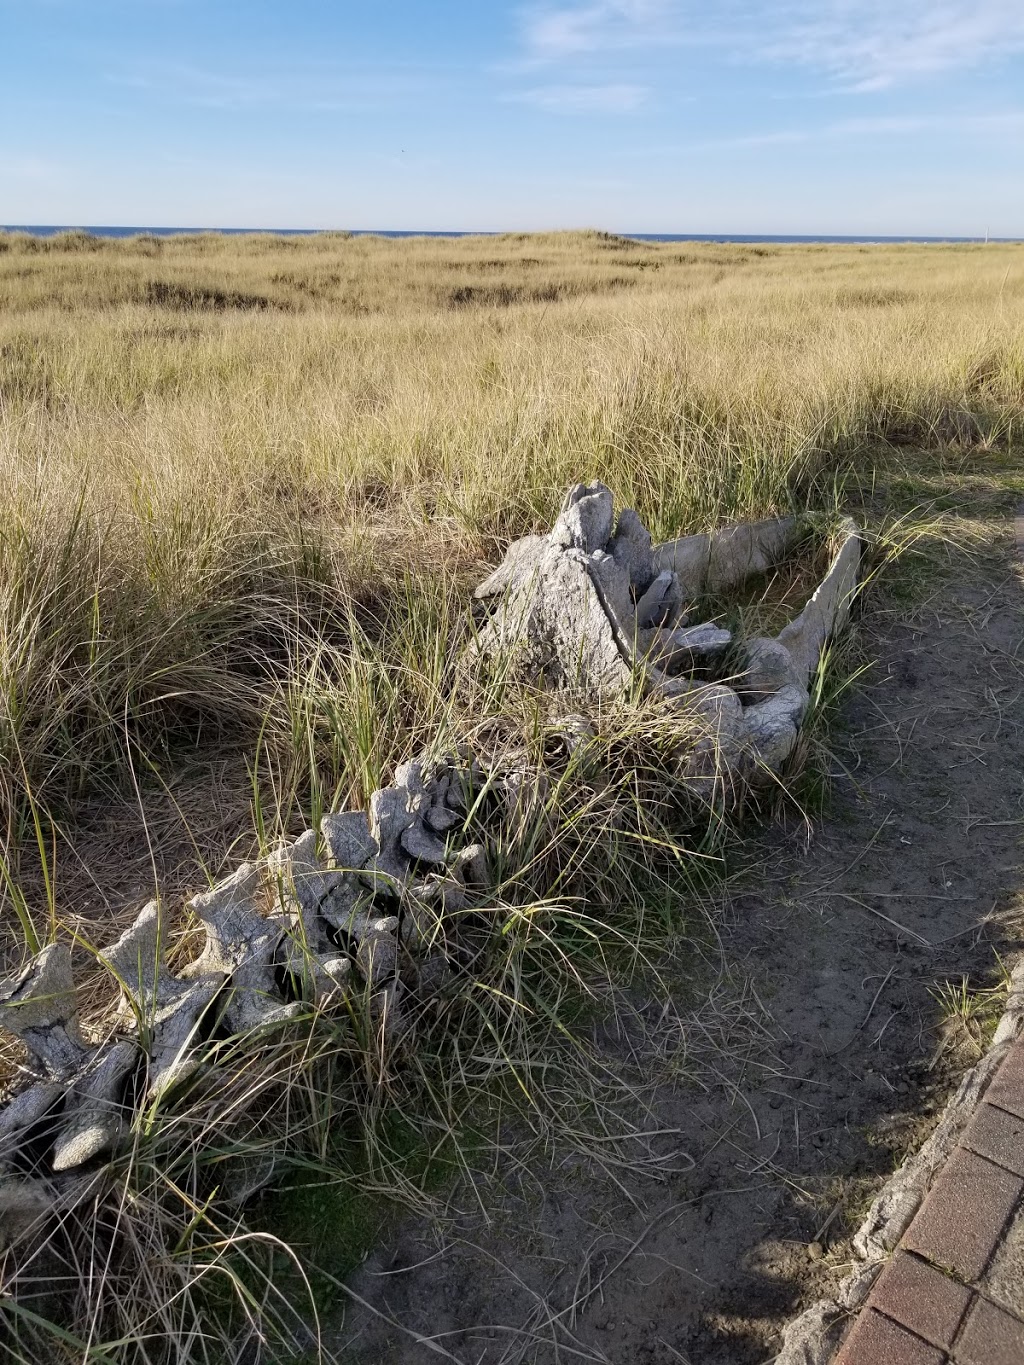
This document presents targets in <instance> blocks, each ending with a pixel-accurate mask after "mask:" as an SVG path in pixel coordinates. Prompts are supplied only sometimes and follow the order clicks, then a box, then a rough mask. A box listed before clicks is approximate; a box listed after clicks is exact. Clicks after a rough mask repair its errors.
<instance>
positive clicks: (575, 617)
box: [473, 541, 633, 698]
mask: <svg viewBox="0 0 1024 1365" xmlns="http://www.w3.org/2000/svg"><path fill="white" fill-rule="evenodd" d="M473 648H474V652H475V653H476V654H477V655H478V656H481V657H491V658H497V659H501V660H502V661H503V662H505V663H506V664H507V666H509V667H511V668H513V669H514V670H516V671H520V672H522V673H523V674H525V675H526V676H527V677H530V678H532V679H534V680H536V681H538V682H543V683H544V684H545V685H546V686H549V687H555V688H569V689H571V690H578V691H582V692H585V693H588V694H591V695H593V696H595V697H598V698H616V697H620V696H622V695H623V693H624V692H625V691H626V690H627V689H628V688H629V686H630V683H631V681H632V676H633V675H632V669H631V667H630V664H629V662H627V660H626V658H625V657H624V656H623V650H622V648H621V647H620V645H619V642H618V640H617V638H616V632H615V629H614V627H613V624H612V621H611V620H610V618H609V616H608V613H607V612H606V610H605V608H604V606H603V604H602V601H601V597H600V594H599V593H598V590H597V587H596V586H595V584H594V582H593V580H592V578H591V575H590V572H589V568H588V561H587V557H586V555H584V554H583V553H582V552H581V551H579V550H575V549H564V548H563V547H562V546H560V545H557V544H553V543H551V541H547V542H545V543H544V544H543V545H542V546H541V547H540V548H539V549H538V550H537V551H536V552H535V554H534V555H533V556H532V562H530V563H529V564H521V565H520V570H519V572H517V574H516V576H515V578H514V579H513V581H512V583H511V584H510V586H509V588H508V590H507V592H506V596H505V598H504V600H503V601H502V603H501V604H500V605H499V607H498V609H497V610H496V612H495V613H494V615H493V616H492V617H491V619H490V620H489V621H488V622H486V624H485V625H484V626H483V628H482V629H481V631H480V633H479V635H478V636H477V639H476V640H475V642H474V646H473Z"/></svg>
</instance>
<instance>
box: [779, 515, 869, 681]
mask: <svg viewBox="0 0 1024 1365" xmlns="http://www.w3.org/2000/svg"><path fill="white" fill-rule="evenodd" d="M860 558H861V539H860V531H859V530H858V527H857V524H856V522H854V521H853V520H851V519H850V518H849V517H847V518H845V519H844V520H843V522H842V525H841V526H840V544H839V548H838V550H837V551H836V554H835V557H834V559H833V560H832V563H831V565H830V567H829V571H828V573H827V574H826V576H825V578H824V579H823V580H822V582H821V585H820V586H819V587H818V588H817V590H816V591H815V593H814V595H813V597H812V598H811V600H810V601H809V602H808V603H807V605H806V607H804V609H803V611H802V612H801V613H800V615H799V616H798V617H797V618H796V620H794V621H791V622H790V623H789V625H788V626H786V627H785V628H784V629H783V630H782V631H780V632H779V637H778V640H779V644H781V645H785V647H786V649H788V650H789V653H790V655H791V657H792V659H793V665H794V668H795V669H796V671H797V675H798V679H799V681H800V682H802V683H806V682H807V679H808V678H809V677H810V676H811V674H812V673H813V672H814V670H815V669H816V668H817V666H818V660H819V659H820V658H821V651H822V649H823V648H824V646H825V642H826V641H827V640H828V638H829V637H830V636H831V635H835V634H836V633H837V632H838V631H839V630H840V629H841V628H842V627H843V626H844V625H845V624H846V621H847V619H848V618H849V615H850V608H851V606H852V603H853V599H854V597H855V596H856V593H857V582H858V577H859V569H860Z"/></svg>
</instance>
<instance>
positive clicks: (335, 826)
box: [320, 810, 378, 871]
mask: <svg viewBox="0 0 1024 1365" xmlns="http://www.w3.org/2000/svg"><path fill="white" fill-rule="evenodd" d="M320 829H321V831H322V833H323V836H324V842H325V843H326V845H327V852H328V853H329V854H330V855H331V858H332V859H333V860H334V864H335V866H336V867H338V868H341V869H342V870H343V871H358V870H359V868H361V867H365V866H366V864H367V863H368V862H369V861H370V859H371V858H375V857H376V856H377V853H378V848H377V840H376V839H375V838H374V837H373V835H372V834H371V833H370V821H369V818H368V816H367V814H366V811H363V810H360V811H339V812H338V813H336V814H331V815H325V816H324V817H323V819H322V820H321V821H320Z"/></svg>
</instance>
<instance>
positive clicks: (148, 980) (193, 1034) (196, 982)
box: [99, 901, 226, 1100]
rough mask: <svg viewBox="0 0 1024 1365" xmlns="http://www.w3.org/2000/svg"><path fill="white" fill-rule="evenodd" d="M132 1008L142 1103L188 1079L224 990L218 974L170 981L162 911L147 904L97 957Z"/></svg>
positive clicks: (193, 1069)
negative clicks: (205, 1024) (142, 1071)
mask: <svg viewBox="0 0 1024 1365" xmlns="http://www.w3.org/2000/svg"><path fill="white" fill-rule="evenodd" d="M99 957H100V961H101V962H104V963H106V965H107V966H108V967H109V968H110V970H111V971H112V972H113V973H114V975H115V976H116V977H117V979H118V981H119V982H120V984H121V988H122V990H123V991H124V992H125V995H126V996H127V997H128V1000H129V1001H130V1002H131V1007H132V1011H133V1013H134V1014H135V1016H136V1018H137V1020H138V1024H139V1030H140V1033H141V1036H142V1039H143V1042H144V1045H145V1047H146V1051H147V1054H148V1079H147V1090H146V1097H147V1100H154V1099H156V1098H158V1097H159V1096H160V1095H163V1094H165V1093H166V1092H167V1091H168V1090H170V1089H171V1088H172V1087H173V1086H175V1085H179V1084H181V1083H182V1082H183V1081H186V1080H188V1078H189V1077H190V1076H192V1075H193V1074H194V1073H195V1071H196V1069H197V1068H198V1066H199V1064H200V1060H201V1059H200V1057H199V1056H198V1054H197V1052H196V1051H195V1045H196V1042H197V1040H198V1039H199V1037H200V1033H201V1026H202V1021H203V1019H204V1017H205V1015H206V1013H207V1011H208V1010H209V1008H210V1006H211V1005H212V1003H213V1001H214V999H215V998H216V996H217V993H218V992H219V991H220V989H221V987H222V986H223V985H224V982H225V980H226V977H225V975H224V972H223V971H219V970H218V971H209V972H205V973H197V975H196V976H195V977H194V978H193V979H191V980H188V981H181V980H179V979H178V978H177V977H176V976H174V975H173V974H172V972H171V970H170V968H169V967H168V966H167V961H166V958H165V956H164V945H163V935H162V926H161V911H160V906H159V903H158V902H157V901H150V902H149V904H148V905H146V906H144V907H143V908H142V910H141V911H140V913H139V915H138V918H137V919H136V920H135V923H134V924H132V925H131V927H130V928H128V929H126V930H125V932H124V933H123V934H122V935H121V937H120V938H119V939H118V940H117V942H116V943H114V944H113V945H112V946H111V947H109V948H106V949H104V951H103V952H101V953H100V954H99Z"/></svg>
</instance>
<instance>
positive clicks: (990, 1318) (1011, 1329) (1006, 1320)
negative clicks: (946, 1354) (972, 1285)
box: [955, 1299, 1024, 1365]
mask: <svg viewBox="0 0 1024 1365" xmlns="http://www.w3.org/2000/svg"><path fill="white" fill-rule="evenodd" d="M955 1358H956V1362H957V1365H1022V1362H1024V1322H1021V1321H1020V1320H1019V1319H1018V1318H1015V1317H1014V1316H1013V1314H1012V1313H1005V1312H1004V1311H1003V1310H1002V1309H1001V1308H997V1307H996V1305H995V1304H994V1303H989V1301H988V1300H987V1299H978V1300H977V1302H976V1303H975V1305H974V1307H973V1308H972V1309H971V1312H970V1315H969V1316H968V1319H967V1324H966V1326H965V1327H964V1330H963V1335H962V1336H961V1338H960V1340H959V1342H958V1343H957V1347H956V1352H955Z"/></svg>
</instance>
